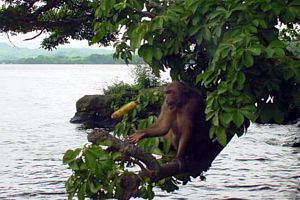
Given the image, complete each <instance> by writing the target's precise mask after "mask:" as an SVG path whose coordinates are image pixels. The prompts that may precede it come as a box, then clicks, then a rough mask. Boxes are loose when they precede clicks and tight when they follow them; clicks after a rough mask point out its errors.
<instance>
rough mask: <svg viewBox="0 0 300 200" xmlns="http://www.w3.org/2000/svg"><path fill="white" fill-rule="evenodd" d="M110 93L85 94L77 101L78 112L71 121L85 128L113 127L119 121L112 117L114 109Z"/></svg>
mask: <svg viewBox="0 0 300 200" xmlns="http://www.w3.org/2000/svg"><path fill="white" fill-rule="evenodd" d="M112 100H113V99H112V98H111V96H110V95H85V96H83V97H82V98H81V99H79V100H78V101H77V102H76V113H75V115H74V117H72V118H71V120H70V122H71V123H75V124H83V126H84V128H98V127H101V128H108V129H110V128H113V127H114V126H115V125H116V123H117V122H118V121H116V120H112V119H111V117H110V116H111V114H112V113H113V109H112V108H111V103H112Z"/></svg>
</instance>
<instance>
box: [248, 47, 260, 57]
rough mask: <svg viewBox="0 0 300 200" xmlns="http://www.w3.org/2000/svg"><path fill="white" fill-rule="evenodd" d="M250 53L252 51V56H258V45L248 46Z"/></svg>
mask: <svg viewBox="0 0 300 200" xmlns="http://www.w3.org/2000/svg"><path fill="white" fill-rule="evenodd" d="M248 50H249V51H250V52H251V53H252V55H254V56H259V55H260V54H261V48H259V47H252V48H250V49H248Z"/></svg>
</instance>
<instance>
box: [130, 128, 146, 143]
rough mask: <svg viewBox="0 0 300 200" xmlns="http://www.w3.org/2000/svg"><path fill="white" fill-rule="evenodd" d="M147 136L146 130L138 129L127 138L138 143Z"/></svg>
mask: <svg viewBox="0 0 300 200" xmlns="http://www.w3.org/2000/svg"><path fill="white" fill-rule="evenodd" d="M145 136H146V133H145V132H142V131H138V130H136V131H135V132H134V133H133V134H132V135H130V136H128V138H127V140H128V141H129V142H133V143H137V142H138V141H140V140H141V139H143V138H144V137H145Z"/></svg>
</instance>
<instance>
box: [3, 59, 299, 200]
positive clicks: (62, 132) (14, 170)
mask: <svg viewBox="0 0 300 200" xmlns="http://www.w3.org/2000/svg"><path fill="white" fill-rule="evenodd" d="M116 80H123V81H125V82H129V83H130V82H132V78H131V77H130V69H129V67H127V66H124V65H119V66H118V65H0V91H1V93H0V111H1V112H0V152H1V153H0V161H1V165H0V177H1V179H0V199H9V200H11V199H66V198H67V195H66V193H65V188H64V182H65V181H66V179H67V178H68V176H69V175H70V173H71V171H70V170H68V169H67V168H66V166H64V165H62V157H63V153H64V152H65V151H66V150H67V149H70V148H77V147H82V145H83V144H85V143H86V133H85V131H83V130H79V129H78V128H77V125H74V124H70V123H69V119H70V118H71V117H72V116H73V115H74V113H75V103H76V101H77V100H78V99H79V98H81V97H82V96H84V95H85V94H100V93H101V91H102V89H103V87H106V86H107V85H109V84H111V83H112V82H114V81H116ZM299 134H300V133H299V128H297V127H295V126H293V125H289V126H278V125H258V124H252V125H251V126H250V128H249V131H248V133H247V134H246V135H244V136H243V137H241V138H234V139H233V140H232V141H231V142H230V144H229V145H228V146H227V147H226V149H225V150H224V151H223V152H222V153H221V154H220V155H219V157H218V158H217V159H216V160H215V161H214V162H213V164H212V167H211V169H210V170H209V171H208V172H207V173H206V181H200V180H199V179H194V180H193V181H192V182H190V183H188V184H187V185H185V186H182V187H181V189H180V190H178V191H176V192H174V193H171V194H167V193H165V192H161V191H160V190H159V189H157V190H156V198H155V199H162V198H163V199H192V200H193V199H195V200H197V199H227V198H242V199H253V200H254V199H255V200H256V199H297V198H298V199H300V184H299V182H300V149H299V148H292V147H290V146H289V145H288V144H289V143H290V142H291V141H293V139H294V137H295V136H296V135H298V136H299Z"/></svg>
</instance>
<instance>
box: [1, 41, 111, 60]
mask: <svg viewBox="0 0 300 200" xmlns="http://www.w3.org/2000/svg"><path fill="white" fill-rule="evenodd" d="M113 52H114V51H113V50H107V49H101V48H99V49H89V48H58V49H56V50H53V51H47V50H44V49H29V48H19V47H13V46H10V45H8V44H6V43H0V61H3V60H6V61H8V60H18V59H26V58H36V57H38V56H47V57H56V56H60V57H61V56H62V57H88V56H90V55H92V54H99V55H107V54H112V53H113Z"/></svg>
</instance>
